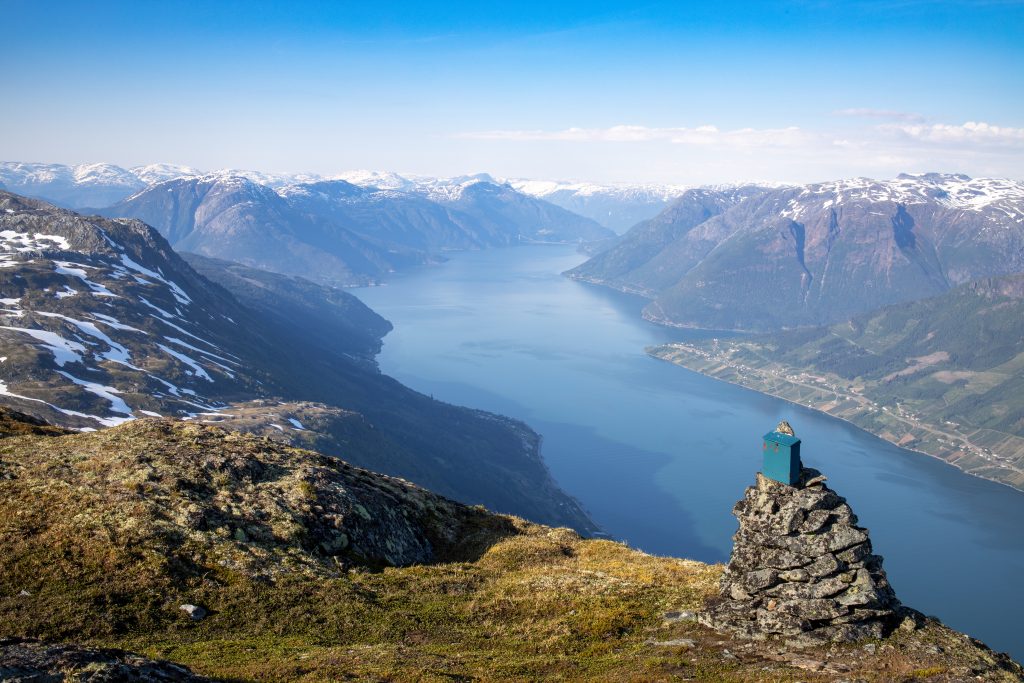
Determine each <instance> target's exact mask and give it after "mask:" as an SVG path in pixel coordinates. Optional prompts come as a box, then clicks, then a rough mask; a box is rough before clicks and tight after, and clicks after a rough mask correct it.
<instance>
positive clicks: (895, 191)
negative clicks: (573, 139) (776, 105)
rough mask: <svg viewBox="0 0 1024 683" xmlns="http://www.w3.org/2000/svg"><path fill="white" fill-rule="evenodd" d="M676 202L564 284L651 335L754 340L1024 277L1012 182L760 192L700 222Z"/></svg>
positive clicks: (1022, 212) (914, 181)
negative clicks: (647, 325)
mask: <svg viewBox="0 0 1024 683" xmlns="http://www.w3.org/2000/svg"><path fill="white" fill-rule="evenodd" d="M688 201H689V200H688V199H687V197H686V195H684V196H683V197H682V198H680V200H678V202H677V204H676V205H675V206H673V207H672V208H670V209H667V210H666V211H665V212H664V213H663V214H662V215H660V216H658V217H656V218H654V219H652V220H651V221H648V222H647V223H644V224H641V225H638V226H636V227H635V228H633V230H631V231H630V232H629V233H627V235H625V236H624V237H623V239H622V241H621V243H620V244H619V245H618V246H617V247H615V248H613V249H611V250H609V251H608V252H605V253H604V254H600V255H598V256H596V257H595V258H594V259H592V260H591V261H589V262H587V263H585V264H583V265H582V266H580V267H579V268H577V269H576V270H574V271H571V272H570V275H571V276H573V277H580V278H581V279H587V280H589V281H591V282H598V283H601V284H608V285H611V286H614V287H617V288H620V289H627V290H629V291H635V292H638V293H642V294H645V295H646V296H649V297H650V298H652V299H653V301H652V302H651V304H649V305H648V306H647V308H646V310H645V317H647V318H649V319H651V320H655V321H657V322H662V323H667V324H674V325H681V326H688V327H704V328H716V329H740V330H750V331H764V330H772V329H778V328H781V327H797V326H806V325H818V324H826V323H832V322H837V321H841V320H844V319H846V318H848V317H850V316H851V315H854V314H857V313H861V312H864V311H868V310H872V309H876V308H879V307H881V306H885V305H889V304H893V303H897V302H902V301H909V300H913V299H919V298H923V297H927V296H934V295H936V294H939V293H941V292H944V291H946V290H948V289H949V288H951V287H953V286H956V285H958V284H961V283H964V282H966V281H968V280H972V279H977V278H982V277H989V276H993V275H1003V274H1007V273H1011V272H1016V271H1019V270H1021V269H1024V184H1022V183H1020V182H1018V181H1012V180H999V179H991V178H976V179H975V178H968V177H966V176H958V175H939V174H926V175H923V176H900V177H899V178H896V179H894V180H889V181H874V180H869V179H863V178H860V179H853V180H844V181H835V182H828V183H817V184H813V185H807V186H803V187H786V188H778V189H773V190H770V191H762V192H760V193H758V194H755V195H753V196H748V197H746V198H745V199H744V200H743V201H740V202H736V203H733V204H732V205H731V206H727V207H725V208H723V209H722V210H720V211H717V212H711V213H709V214H708V215H707V216H706V217H705V218H700V214H699V213H698V214H697V215H696V216H691V215H690V214H689V212H688V213H687V214H686V215H684V217H683V218H684V219H685V220H676V219H674V218H673V217H672V213H673V212H676V211H679V209H680V208H682V207H684V206H686V203H687V202H688ZM694 219H699V222H696V223H693V220H694ZM658 225H664V226H666V227H667V226H678V227H676V228H674V229H673V230H652V229H651V228H652V227H653V226H658ZM627 254H628V258H627Z"/></svg>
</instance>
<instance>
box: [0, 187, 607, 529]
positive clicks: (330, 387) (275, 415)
mask: <svg viewBox="0 0 1024 683" xmlns="http://www.w3.org/2000/svg"><path fill="white" fill-rule="evenodd" d="M0 236H2V238H3V239H2V240H0V267H2V268H3V271H2V272H3V273H4V278H3V279H2V280H0V299H2V303H3V309H2V310H0V340H3V343H4V353H3V360H2V361H0V400H2V401H3V402H4V403H5V404H7V405H10V406H12V407H14V408H16V409H17V410H20V411H22V412H27V413H30V414H33V415H36V416H37V417H41V418H44V419H46V420H48V421H51V422H54V423H57V424H61V425H64V426H67V427H72V428H77V429H96V428H101V427H105V426H111V425H116V424H121V423H124V422H128V421H131V420H132V419H135V418H140V417H142V416H145V415H163V416H177V417H185V418H189V419H192V420H205V419H211V420H219V419H225V418H226V417H227V416H230V415H232V414H234V413H238V415H239V416H244V417H245V422H246V424H247V425H248V428H249V429H250V430H252V431H259V430H261V429H273V430H275V431H279V433H281V434H283V435H284V436H285V437H286V438H287V439H288V440H289V441H290V442H292V443H306V442H308V440H309V439H313V440H314V442H315V443H316V444H317V445H318V447H319V448H321V449H322V450H324V451H326V452H328V453H329V454H332V455H337V456H344V457H345V458H346V460H348V461H350V462H354V463H355V464H358V465H361V466H374V465H376V467H377V468H378V469H385V470H387V471H388V472H389V473H390V474H395V475H398V476H403V477H405V478H408V479H410V480H413V481H416V482H418V483H420V484H422V485H427V486H429V487H430V488H431V489H433V490H435V491H438V492H439V493H441V494H443V495H449V496H450V497H453V498H457V499H462V500H467V501H469V502H473V503H477V502H482V503H487V504H488V505H489V506H490V507H492V508H494V509H498V510H507V511H510V512H516V513H521V514H523V515H525V516H532V517H536V518H539V519H546V520H551V521H555V522H556V523H562V524H568V525H571V526H574V527H576V528H579V529H581V530H584V531H587V532H590V531H593V530H595V527H594V526H593V523H592V522H591V521H590V520H589V518H588V516H587V515H586V513H585V512H584V511H583V510H582V509H581V508H580V507H579V505H578V503H577V502H576V501H574V500H573V499H572V498H570V497H569V496H567V495H566V494H565V493H564V492H562V491H561V490H560V489H558V487H557V485H556V484H555V483H554V482H553V480H552V479H551V476H550V473H549V472H548V471H547V469H546V467H545V465H544V462H543V458H542V457H541V454H540V438H539V436H538V435H537V434H536V433H534V432H533V431H532V430H530V429H529V427H527V426H526V425H525V424H523V423H521V422H517V421H515V420H511V419H509V418H505V417H502V416H498V415H494V414H491V413H486V412H483V411H477V410H472V409H468V408H460V407H456V406H452V405H449V404H445V403H442V402H439V401H435V400H433V399H431V398H430V397H427V396H424V395H422V394H419V393H416V392H414V391H412V390H410V389H408V388H406V387H404V386H403V385H401V384H400V383H398V382H397V381H395V380H393V379H392V378H390V377H387V376H386V375H383V374H381V373H380V371H379V370H378V368H377V367H376V364H375V363H374V362H373V354H374V353H375V352H376V350H377V349H378V348H379V343H380V336H381V335H382V334H384V333H386V331H387V330H388V329H390V326H389V325H388V324H387V323H386V321H384V320H383V319H381V318H380V317H379V316H377V315H376V314H374V313H372V311H370V310H369V309H368V308H366V306H365V305H363V304H362V303H361V302H359V301H358V300H357V299H355V297H352V295H350V294H348V293H347V292H343V291H340V290H332V289H330V288H325V287H323V286H318V285H315V284H313V283H309V282H302V281H297V280H295V279H292V278H286V277H282V276H274V275H270V274H262V273H259V272H254V271H251V270H249V269H246V268H245V267H244V266H232V265H231V264H225V263H224V262H217V261H210V260H206V261H204V262H203V266H202V267H203V268H204V271H205V272H206V273H207V274H208V275H211V276H212V277H214V279H217V280H219V281H220V282H221V283H223V284H215V283H214V282H212V281H211V280H209V279H208V278H206V277H204V276H203V275H200V274H199V273H198V272H196V271H195V270H194V269H193V268H192V267H191V266H189V265H188V263H187V262H186V261H185V260H183V259H181V258H180V257H179V256H178V255H177V254H176V253H175V252H174V251H173V250H172V249H171V248H170V246H169V245H168V243H167V242H166V240H164V239H163V238H162V237H161V236H160V235H159V234H158V233H157V232H156V231H155V230H153V229H152V228H150V227H149V226H147V225H145V224H144V223H141V222H139V221H136V220H126V219H107V218H101V217H87V216H81V215H79V214H75V213H73V212H70V211H67V210H63V209H58V208H55V207H53V206H51V205H48V204H45V203H43V202H40V201H38V200H31V199H25V198H20V197H17V196H16V195H10V194H8V193H0ZM229 289H230V290H234V291H235V292H237V293H238V297H236V295H235V294H233V293H232V292H231V291H229ZM239 298H241V299H243V300H245V301H247V302H248V303H249V306H248V307H247V306H245V305H243V304H242V303H240V302H239ZM299 301H304V304H303V305H299V303H297V302H299ZM310 319H317V320H316V325H314V326H311V327H301V326H304V325H305V323H307V322H309V320H310ZM338 335H344V336H345V338H344V339H343V340H341V341H339V340H338V338H337V337H338ZM259 401H269V402H270V405H271V406H274V405H280V406H283V407H281V408H270V407H269V406H267V405H266V404H264V405H262V406H261V405H259ZM297 404H302V405H304V406H306V407H304V408H302V409H298V408H297ZM314 405H315V406H316V407H310V406H314ZM282 413H283V414H282ZM307 415H308V416H309V417H308V418H307ZM306 419H308V420H309V421H310V422H311V424H312V423H314V422H315V423H316V424H317V425H319V426H321V427H322V428H323V429H324V432H323V433H319V434H317V435H316V438H314V435H313V434H312V433H311V430H310V429H306V428H305V425H304V424H302V423H303V421H304V420H306ZM289 420H295V421H296V422H299V425H295V424H294V423H290V422H289ZM274 424H277V427H273V425H274ZM456 424H457V425H459V427H458V429H455V428H454V425H456Z"/></svg>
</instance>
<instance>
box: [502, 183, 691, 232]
mask: <svg viewBox="0 0 1024 683" xmlns="http://www.w3.org/2000/svg"><path fill="white" fill-rule="evenodd" d="M509 182H510V184H511V185H512V187H514V188H516V189H517V190H519V191H520V192H524V193H526V194H528V195H532V196H534V197H539V198H541V199H544V200H546V201H549V202H551V203H552V204H555V205H557V206H560V207H562V208H563V209H568V210H569V211H572V212H574V213H578V214H580V215H581V216H586V217H587V218H590V219H593V220H595V221H597V222H598V223H600V224H601V225H604V226H605V227H608V228H611V229H612V230H614V231H615V232H617V233H620V234H621V233H623V232H625V231H626V230H628V229H629V228H631V227H633V226H634V225H636V224H637V223H639V222H640V221H643V220H647V219H648V218H652V217H654V216H656V215H657V214H658V213H659V212H660V211H662V210H663V209H664V208H665V207H667V206H668V205H669V204H670V203H672V201H673V200H675V199H677V198H678V197H679V196H680V195H682V193H683V192H685V191H686V190H687V189H688V188H687V186H684V185H656V184H640V185H601V184H598V183H585V182H563V181H553V180H525V179H519V180H511V181H509Z"/></svg>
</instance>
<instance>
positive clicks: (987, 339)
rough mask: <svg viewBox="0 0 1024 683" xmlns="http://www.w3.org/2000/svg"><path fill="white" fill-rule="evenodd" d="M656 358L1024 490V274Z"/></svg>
mask: <svg viewBox="0 0 1024 683" xmlns="http://www.w3.org/2000/svg"><path fill="white" fill-rule="evenodd" d="M652 353H653V354H654V355H656V356H658V357H660V358H665V359H666V360H671V361H673V362H677V363H679V364H681V365H685V366H686V367H689V368H691V369H695V370H699V371H701V372H704V373H706V374H710V375H712V376H714V377H718V378H720V379H726V380H728V381H732V382H735V383H737V384H742V385H744V386H748V387H751V388H754V389H758V390H760V391H765V392H767V393H771V394H775V395H778V396H781V397H783V398H786V399H789V400H792V401H794V402H797V403H801V404H803V405H807V406H810V407H812V408H817V409H819V410H823V411H825V412H828V413H830V414H833V415H836V416H839V417H842V418H844V419H847V420H849V421H851V422H853V423H854V424H857V425H858V426H861V427H863V428H864V429H867V430H868V431H871V432H873V433H875V434H878V435H880V436H882V437H883V438H885V439H887V440H889V441H892V442H894V443H897V444H899V445H901V446H906V447H909V448H913V449H915V450H920V451H922V452H925V453H928V454H930V455H935V456H938V457H941V458H943V459H944V460H947V461H949V462H950V463H952V464H954V465H956V466H957V467H960V468H961V469H963V470H965V471H967V472H969V473H971V474H976V475H978V476H982V477H986V478H989V479H993V480H995V481H999V482H1002V483H1005V484H1009V485H1011V486H1014V487H1017V488H1024V274H1018V275H1012V276H1007V277H1001V278H990V279H985V280H980V281H977V282H973V283H969V284H967V285H962V286H960V287H957V288H955V289H953V290H951V291H949V292H948V293H946V294H943V295H941V296H938V297H934V298H931V299H925V300H921V301H915V302H911V303H907V304H899V305H895V306H890V307H888V308H884V309H881V310H879V311H876V312H874V313H870V314H865V315H861V316H858V317H855V318H853V319H852V320H850V321H848V322H846V323H841V324H838V325H832V326H830V327H818V328H812V329H803V330H792V331H787V332H780V333H776V334H773V335H766V336H759V337H751V338H740V339H729V340H714V341H710V342H700V343H696V344H671V345H667V346H663V347H660V348H657V349H654V350H652Z"/></svg>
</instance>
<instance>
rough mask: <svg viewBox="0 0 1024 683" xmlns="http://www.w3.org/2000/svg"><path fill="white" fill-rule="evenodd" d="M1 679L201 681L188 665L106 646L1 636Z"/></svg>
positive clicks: (143, 682) (50, 682) (144, 682)
mask: <svg viewBox="0 0 1024 683" xmlns="http://www.w3.org/2000/svg"><path fill="white" fill-rule="evenodd" d="M0 680H2V681H11V682H12V683H13V682H15V681H25V682H26V683H28V681H32V682H33V683H37V682H41V681H46V682H47V683H57V682H58V681H135V682H137V683H169V682H170V681H178V682H180V683H201V682H208V681H209V680H210V679H208V678H204V677H202V676H197V675H195V674H194V673H192V672H191V671H189V670H188V669H187V668H186V667H184V666H181V665H179V664H172V663H171V662H164V661H155V660H152V659H146V658H145V657H143V656H141V655H137V654H134V653H132V652H125V651H123V650H112V649H107V648H91V647H79V646H77V645H58V644H51V643H43V642H40V641H38V640H32V639H23V638H2V637H0Z"/></svg>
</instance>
